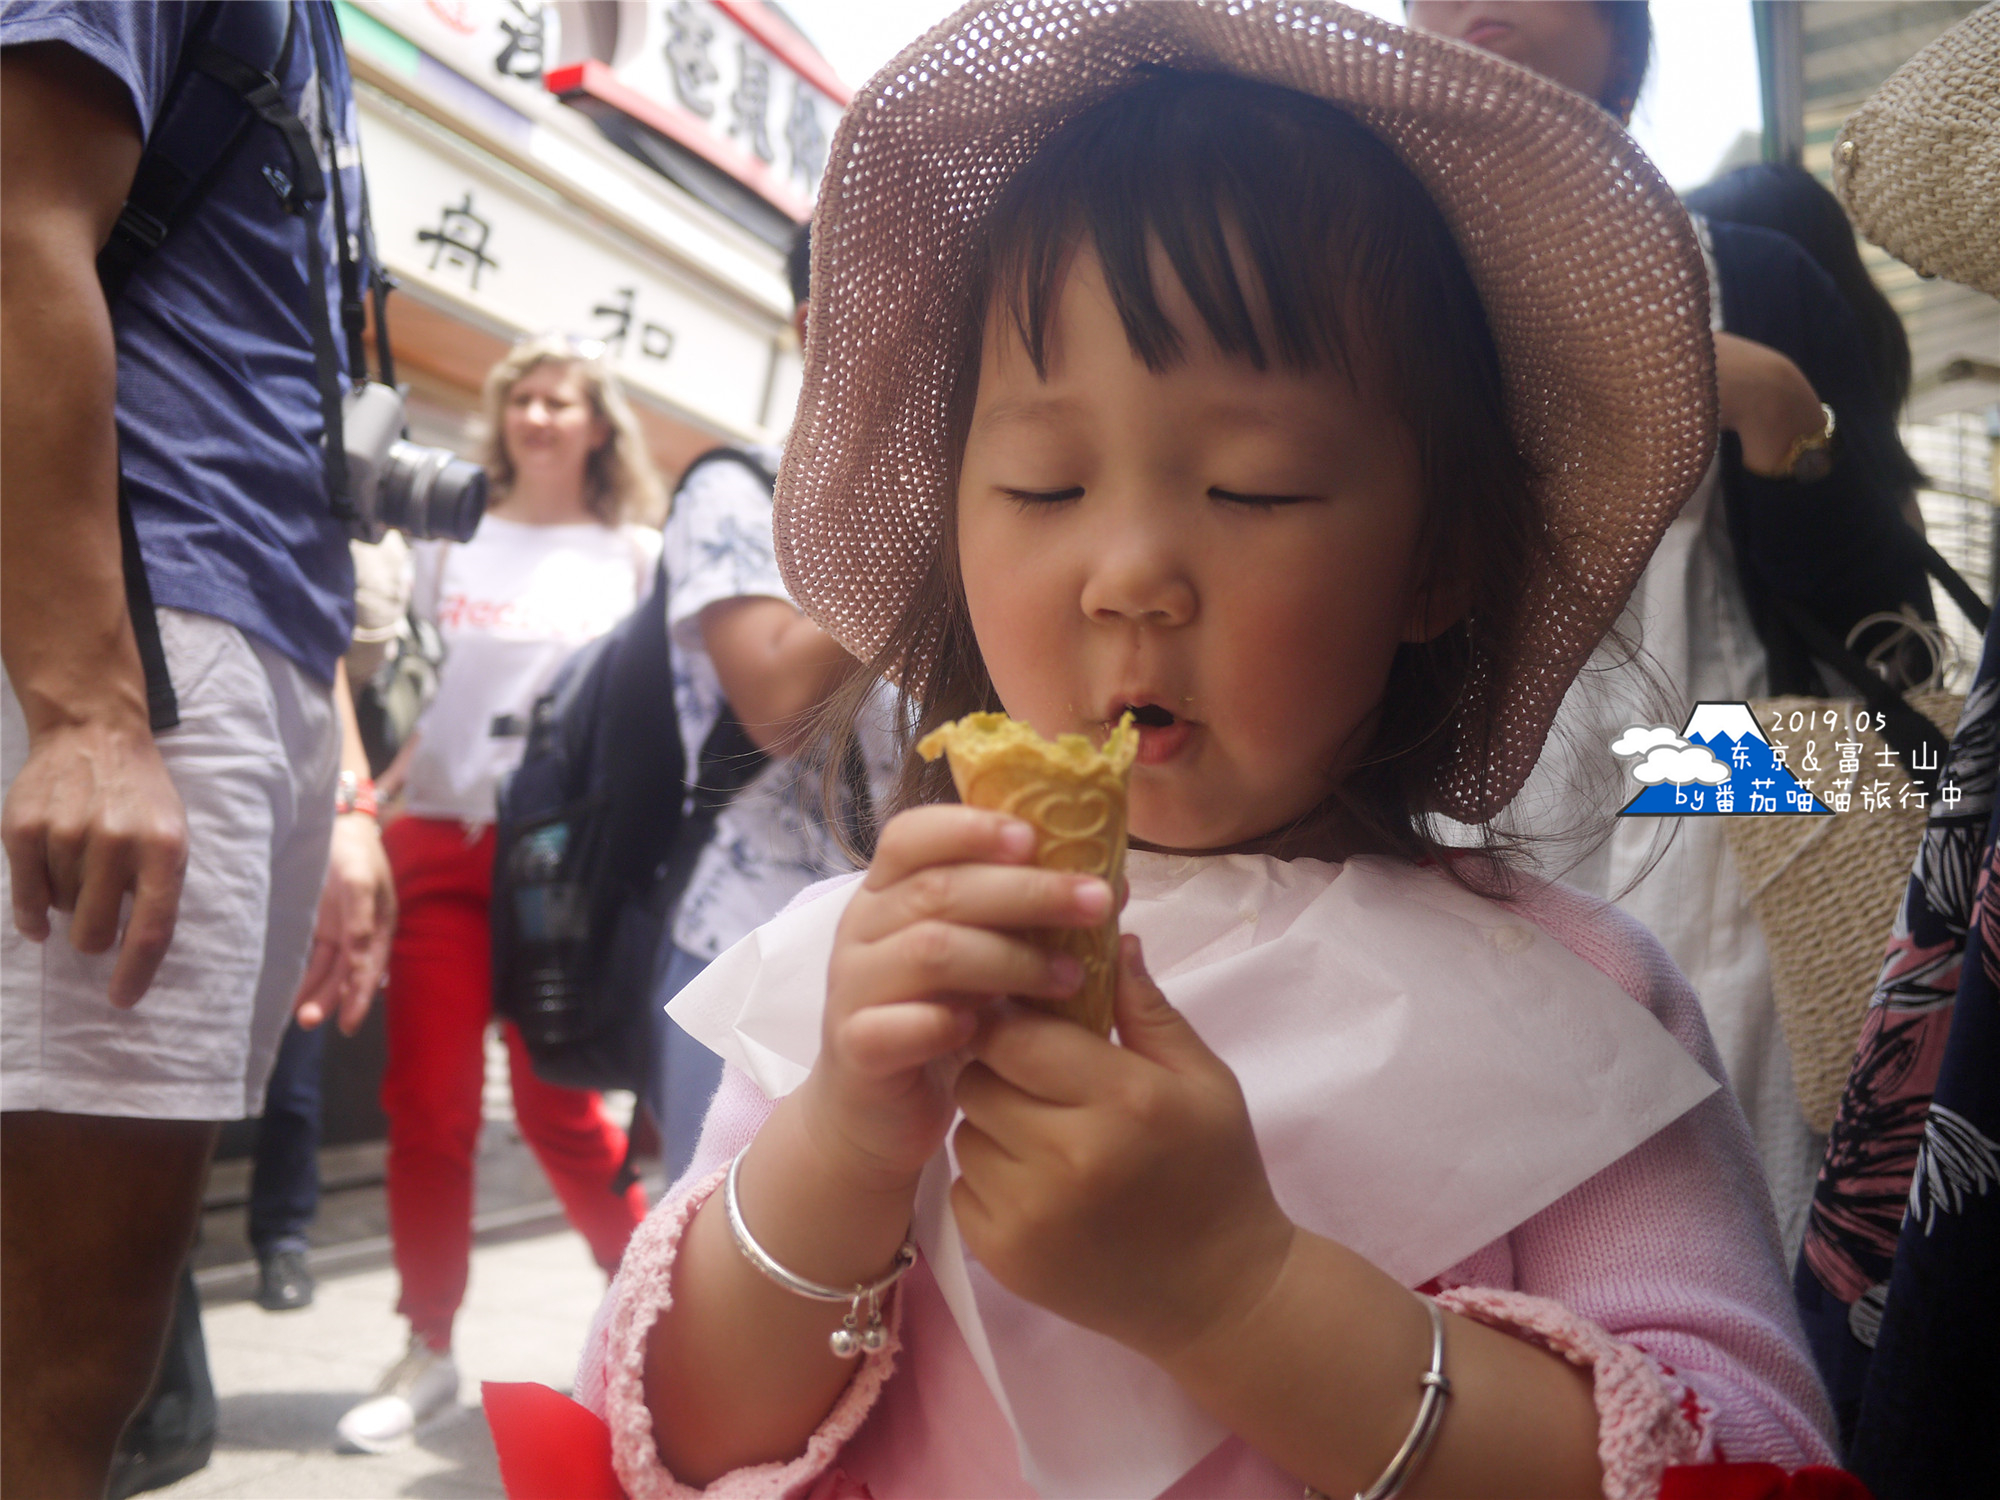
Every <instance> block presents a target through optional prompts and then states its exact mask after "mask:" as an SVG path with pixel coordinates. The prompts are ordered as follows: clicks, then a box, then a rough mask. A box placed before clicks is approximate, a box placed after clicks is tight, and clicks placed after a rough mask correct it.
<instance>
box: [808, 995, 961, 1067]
mask: <svg viewBox="0 0 2000 1500" xmlns="http://www.w3.org/2000/svg"><path fill="white" fill-rule="evenodd" d="M977 1004H978V1001H977V1000H975V999H974V998H972V997H970V996H964V997H954V998H953V1000H952V1001H950V1002H946V1001H942V1000H906V1001H903V1002H901V1003H899V1004H896V1005H871V1006H869V1007H868V1008H867V1009H866V1010H864V1011H860V1012H857V1013H856V1014H855V1015H853V1016H851V1017H849V1018H848V1020H847V1022H846V1024H845V1025H843V1026H842V1027H841V1030H840V1046H841V1050H842V1052H843V1053H845V1054H846V1060H847V1063H848V1065H849V1066H850V1067H852V1068H853V1069H854V1070H855V1071H856V1072H857V1073H859V1074H861V1075H862V1076H863V1077H867V1078H886V1077H889V1076H890V1075H892V1074H896V1073H902V1072H907V1071H908V1070H910V1069H911V1068H921V1067H922V1066H923V1065H924V1064H925V1063H928V1062H930V1061H932V1060H933V1059H935V1058H939V1057H942V1056H944V1055H945V1054H946V1053H948V1052H955V1051H957V1050H958V1049H959V1048H960V1047H963V1046H964V1045H965V1044H966V1043H967V1042H969V1041H971V1040H972V1037H973V1034H974V1033H975V1032H976V1031H977V1030H978V1029H979V1012H978V1010H977V1009H976V1008H975V1007H976V1006H977Z"/></svg>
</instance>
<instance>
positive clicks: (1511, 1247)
mask: <svg viewBox="0 0 2000 1500" xmlns="http://www.w3.org/2000/svg"><path fill="white" fill-rule="evenodd" d="M1517 910H1518V911H1519V913H1520V915H1522V916H1523V917H1525V918H1526V919H1528V920H1529V921H1532V922H1534V923H1535V924H1537V925H1538V926H1540V927H1541V928H1543V929H1544V930H1545V931H1547V932H1548V933H1549V934H1550V935H1551V936H1553V937H1554V938H1555V939H1556V940H1557V941H1559V942H1561V943H1562V944H1563V945H1564V946H1566V947H1567V948H1569V949H1570V951H1571V952H1573V953H1575V954H1576V955H1577V956H1578V957H1580V958H1582V959H1584V960H1585V961H1586V962H1588V963H1590V964H1592V965H1593V966H1595V967H1596V968H1597V969H1598V970H1600V971H1601V972H1602V973H1604V974H1605V975H1607V976H1608V977H1609V978H1611V979H1612V980H1613V981H1614V982H1615V983H1617V984H1618V985H1619V986H1620V987H1621V988H1623V989H1624V990H1625V992H1626V993H1627V994H1629V995H1631V996H1632V997H1633V998H1634V999H1635V1000H1637V1001H1638V1002H1639V1003H1640V1004H1642V1005H1644V1006H1646V1007H1647V1008H1648V1009H1649V1010H1650V1011H1652V1013H1653V1014H1654V1015H1655V1016H1656V1017H1657V1018H1658V1019H1659V1021H1660V1023H1661V1025H1662V1026H1664V1027H1665V1028H1666V1029H1667V1031H1668V1032H1669V1033H1670V1034H1671V1035H1672V1036H1673V1037H1674V1039H1675V1040H1676V1041H1678V1042H1679V1043H1680V1044H1681V1045H1682V1046H1683V1047H1685V1048H1686V1049H1687V1051H1688V1052H1689V1054H1690V1055H1692V1056H1693V1057H1694V1058H1695V1060H1696V1061H1697V1062H1698V1063H1700V1064H1701V1066H1702V1067H1703V1068H1705V1069H1706V1070H1707V1071H1708V1072H1709V1073H1710V1074H1711V1075H1712V1076H1714V1077H1716V1078H1717V1079H1721V1078H1722V1066H1721V1063H1720V1061H1719V1059H1718V1058H1717V1056H1716V1051H1715V1044H1714V1042H1713V1041H1712V1040H1711V1039H1710V1037H1709V1034H1708V1028H1707V1025H1706V1023H1705V1022H1704V1021H1703V1019H1702V1014H1701V1009H1700V1006H1699V1005H1698V1004H1697V1002H1696V1000H1695V997H1694V993H1693V991H1692V990H1691V989H1690V988H1689V987H1688V983H1687V981H1686V980H1685V979H1684V978H1682V976H1681V974H1680V972H1679V970H1677V969H1676V968H1675V967H1674V965H1673V963H1672V961H1671V960H1670V959H1668V958H1667V956H1666V954H1665V953H1664V952H1663V951H1662V950H1661V948H1660V946H1659V944H1658V942H1656V941H1655V940H1654V938H1653V936H1652V934H1651V933H1649V932H1648V931H1647V930H1646V929H1645V928H1643V927H1641V926H1639V925H1638V924H1637V923H1636V922H1633V921H1632V920H1631V919H1630V918H1628V917H1626V916H1624V915H1623V914H1622V913H1620V912H1619V911H1618V910H1617V909H1616V908H1614V907H1611V906H1608V905H1606V904H1605V903H1603V902H1600V901H1598V900H1596V899H1594V898H1592V897H1589V896H1585V895H1583V894H1581V893H1579V892H1576V891H1572V890H1570V889H1568V888H1566V887H1563V886H1554V885H1550V886H1541V887H1537V888H1535V889H1533V890H1531V891H1530V892H1529V893H1528V894H1527V895H1526V896H1525V897H1524V898H1523V899H1522V900H1521V901H1520V902H1519V903H1518V904H1517ZM771 1108H772V1105H771V1102H770V1101H769V1100H767V1099H765V1098H764V1096H763V1095H762V1094H761V1093H760V1092H759V1091H758V1089H757V1088H756V1086H755V1085H754V1084H753V1083H751V1082H750V1080H749V1079H748V1077H747V1076H745V1075H743V1074H741V1073H739V1072H737V1071H736V1070H734V1069H730V1070H729V1071H728V1072H727V1073H726V1074H725V1076H724V1079H723V1082H722V1087H721V1089H720V1091H719V1092H718V1093H717V1095H716V1097H715V1100H714V1102H713V1104H712V1105H711V1106H710V1108H709V1113H708V1119H707V1123H706V1125H705V1126H704V1128H703V1131H702V1137H701V1142H700V1145H699V1147H698V1148H697V1151H696V1154H695V1160H694V1162H693V1164H692V1165H691V1166H690V1168H689V1170H688V1172H687V1173H686V1174H685V1175H684V1176H683V1177H682V1178H681V1180H680V1181H679V1182H678V1183H676V1184H675V1186H674V1188H673V1190H672V1191H671V1192H670V1193H669V1194H668V1195H667V1197H666V1198H665V1199H664V1200H663V1201H662V1202H661V1203H660V1204H659V1205H658V1206H657V1207H656V1208H655V1209H654V1210H653V1213H652V1215H651V1216H650V1217H649V1218H648V1219H647V1221H646V1222H645V1224H644V1225H642V1226H641V1227H640V1229H639V1231H638V1232H637V1234H635V1235H634V1236H633V1239H632V1243H631V1246H630V1248H629V1249H628V1250H627V1251H626V1254H625V1262H624V1265H623V1267H622V1268H621V1269H620V1271H619V1273H618V1277H617V1279H616V1281H614V1282H613V1284H612V1287H611V1290H610V1292H609V1294H608V1295H607V1297H606V1299H605V1302H604V1305H603V1307H602V1309H601V1310H600V1311H599V1313H598V1317H597V1321H596V1324H595V1325H594V1326H593V1328H592V1330H591V1336H590V1339H589V1342H588V1344H587V1346H586V1348H585V1351H584V1355H583V1361H582V1364H581V1367H580V1368H579V1371H578V1375H577V1387H576V1391H577V1399H578V1400H579V1401H581V1402H582V1403H583V1404H584V1405H585V1406H587V1407H589V1408H590V1409H591V1410H593V1411H595V1412H596V1413H598V1414H599V1415H600V1416H602V1417H603V1418H604V1420H605V1422H606V1424H607V1426H608V1427H609V1429H610V1433H611V1447H612V1462H613V1465H614V1467H615V1468H616V1471H617V1474H618V1478H619V1481H620V1482H621V1483H622V1484H623V1486H624V1488H625V1491H626V1493H627V1494H628V1495H630V1496H631V1497H633V1500H666V1497H681V1496H689V1495H694V1494H697V1493H706V1494H708V1495H710V1496H712V1497H717V1500H778V1497H785V1496H806V1497H808V1500H841V1497H846V1496H860V1495H872V1496H873V1497H874V1500H894V1497H900V1496H937V1495H994V1496H1000V1495H1005V1496H1029V1495H1031V1494H1032V1493H1033V1492H1032V1491H1031V1490H1030V1489H1029V1488H1028V1486H1027V1484H1026V1483H1025V1481H1023V1479H1022V1478H1021V1474H1020V1469H1019V1465H1018V1462H1017V1460H1016V1457H1015V1450H1014V1442H1013V1437H1012V1434H1011V1433H1010V1432H1009V1430H1008V1428H1007V1425H1006V1421H1005V1419H1004V1418H1003V1417H1002V1415H1001V1413H1000V1411H999V1409H998V1407H997V1406H996V1405H995V1404H994V1402H993V1399H992V1397H991V1395H990V1394H989V1392H988V1391H987V1388H986V1386H985V1384H984V1382H983V1381H982V1380H981V1378H980V1376H979V1374H978V1372H977V1370H976V1368H975V1367H974V1365H973V1363H972V1358H971V1355H970V1353H969V1352H968V1351H967V1350H966V1348H965V1345H964V1342H963V1340H962V1338H961V1337H960V1335H959V1332H958V1328H957V1325H956V1324H955V1323H954V1321H953V1320H952V1317H951V1314H950V1312H949V1310H948V1309H947V1308H946V1307H945V1304H944V1300H943V1298H942V1296H941V1294H940V1293H939V1292H938V1290H937V1286H936V1283H935V1282H934V1281H933V1280H932V1279H931V1278H930V1275H929V1272H928V1270H927V1269H926V1267H924V1266H923V1264H922V1263H921V1262H920V1263H919V1264H918V1266H917V1267H916V1268H915V1269H914V1270H913V1271H912V1272H911V1273H910V1275H909V1276H908V1277H907V1278H906V1279H905V1281H904V1284H903V1287H902V1290H901V1292H900V1294H899V1296H898V1299H897V1301H896V1303H895V1305H894V1308H893V1317H894V1319H895V1333H896V1336H895V1337H894V1338H892V1340H891V1342H890V1344H889V1346H888V1347H887V1348H885V1349H884V1350H883V1351H882V1352H881V1353H880V1354H878V1355H875V1356H873V1357H870V1358H868V1359H866V1360H865V1361H864V1362H863V1363H862V1364H861V1366H860V1367H859V1368H858V1370H857V1372H856V1374H855V1377H854V1379H853V1381H852V1382H851V1383H850V1384H849V1386H848V1387H847V1390H846V1391H845V1392H844V1393H843V1394H842V1396H841V1398H840V1399H839V1401H838V1402H836V1403H835V1405H834V1408H833V1410H832V1411H831V1412H829V1413H828V1414H827V1418H826V1420H825V1421H824V1422H823V1423H822V1424H821V1425H820V1427H819V1429H818V1430H817V1431H816V1432H815V1433H813V1435H812V1437H811V1438H810V1439H809V1440H808V1442H807V1444H806V1447H805V1449H804V1451H803V1452H802V1453H800V1454H799V1455H798V1456H797V1457H796V1458H794V1459H792V1460H791V1461H790V1462H788V1463H782V1464H779V1463H773V1464H762V1465H757V1466H754V1467H751V1468H745V1469H738V1470H735V1471H733V1472H732V1473H729V1474H725V1475H723V1476H722V1477H721V1478H720V1479H718V1480H716V1481H715V1482H714V1483H713V1484H712V1485H710V1486H709V1487H708V1488H707V1490H706V1491H697V1490H695V1489H692V1488H690V1487H689V1486H687V1485H684V1484H682V1483H680V1482H679V1481H678V1480H676V1479H675V1478H674V1476H673V1475H672V1474H670V1473H668V1472H667V1470H666V1469H665V1468H664V1467H663V1466H662V1465H661V1463H660V1459H659V1452H658V1449H657V1447H656V1445H655V1443H654V1438H653V1420H652V1415H651V1413H650V1412H649V1411H648V1410H647V1407H646V1404H645V1392H644V1386H643V1369H644V1360H645V1348H646V1339H647V1336H648V1334H649V1333H650V1332H651V1330H652V1327H653V1324H654V1321H655V1320H656V1319H657V1318H658V1316H659V1314H660V1311H661V1309H662V1308H664V1307H665V1306H667V1305H668V1303H669V1301H670V1300H671V1299H670V1294H669V1290H668V1288H669V1285H670V1277H671V1271H672V1266H673V1260H674V1255H675V1252H676V1249H677V1248H678V1246H679V1243H680V1238H681V1234H682V1232H683V1231H684V1230H685V1228H686V1226H687V1224H688V1221H689V1220H690V1219H691V1218H692V1217H693V1215H694V1212H695V1210H696V1209H697V1208H699V1207H700V1206H701V1204H702V1203H703V1202H704V1201H705V1200H706V1199H707V1197H708V1195H709V1194H710V1193H712V1192H714V1191H715V1189H716V1186H717V1185H718V1183H719V1182H720V1181H721V1178H722V1171H723V1168H724V1166H725V1165H726V1164H727V1162H728V1161H729V1159H730V1158H731V1157H733V1156H734V1155H735V1154H736V1153H737V1152H738V1151H739V1150H741V1149H742V1148H743V1147H744V1146H745V1145H746V1144H748V1143H749V1141H750V1140H751V1139H752V1137H754V1136H755V1135H756V1133H757V1131H758V1129H759V1128H760V1127H761V1126H762V1124H763V1122H764V1120H765V1119H766V1118H767V1117H768V1116H769V1114H770V1112H771ZM1424 1290H1427V1291H1432V1292H1434V1293H1435V1294H1437V1296H1438V1300H1439V1302H1440V1304H1441V1305H1443V1306H1445V1307H1448V1308H1451V1309H1452V1310H1454V1311H1456V1312H1459V1313H1461V1314H1463V1315H1465V1316H1467V1317H1471V1318H1476V1319H1478V1320H1479V1321H1481V1322H1484V1323H1488V1324H1491V1325H1492V1326H1494V1327H1497V1328H1503V1329H1506V1330H1507V1331H1509V1332H1511V1333H1513V1334H1515V1335H1516V1336H1517V1337H1520V1338H1524V1339H1528V1340H1530V1341H1532V1342H1534V1343H1537V1344H1540V1345H1543V1346H1544V1347H1546V1348H1549V1349H1551V1350H1553V1351H1555V1352H1556V1353H1558V1354H1560V1355H1562V1356H1563V1357H1564V1358H1565V1359H1567V1360H1569V1361H1570V1362H1571V1363H1573V1364H1576V1365H1578V1366H1580V1367H1582V1368H1585V1369H1588V1370H1590V1371H1591V1372H1592V1376H1593V1379H1594V1383H1595V1389H1596V1397H1597V1407H1598V1414H1599V1430H1598V1453H1599V1456H1600V1458H1601V1459H1602V1461H1603V1467H1604V1494H1605V1496H1606V1497H1607V1500H1640V1497H1651V1496H1654V1495H1657V1494H1658V1493H1659V1491H1660V1486H1661V1475H1662V1473H1663V1471H1664V1470H1665V1469H1666V1468H1667V1467H1668V1466H1670V1465H1686V1464H1703V1463H1712V1462H1716V1461H1718V1460H1722V1459H1725V1458H1726V1459H1728V1460H1731V1461H1734V1462H1739V1463H1740V1462H1745V1461H1763V1462H1769V1463H1775V1464H1779V1465H1782V1466H1783V1467H1785V1468H1787V1469H1792V1468H1796V1467H1798V1466H1800V1465H1803V1464H1822V1463H1826V1462H1829V1461H1830V1455H1831V1448H1830V1444H1829V1437H1830V1434H1831V1432H1832V1419H1831V1414H1830V1412H1829V1410H1828V1407H1827V1403H1826V1398H1825V1395H1824V1393H1823V1392H1822V1390H1821V1388H1820V1384H1819V1380H1818V1377H1817V1376H1816V1374H1815V1373H1814V1370H1813V1366H1812V1362H1811V1360H1810V1358H1809V1357H1808V1355H1807V1353H1806V1349H1805V1344H1804V1339H1803V1337H1802V1335H1801V1333H1800V1330H1799V1324H1798V1318H1797V1314H1796V1313H1795V1311H1794V1310H1793V1304H1792V1298H1791V1289H1790V1285H1789V1281H1788V1279H1787V1277H1786V1275H1785V1268H1784V1266H1783V1264H1782V1261H1781V1259H1780V1256H1779V1250H1778V1238H1777V1226H1776V1224H1775V1221H1774V1219H1773V1215H1772V1210H1771V1203H1770V1196H1769V1194H1768V1192H1767V1191H1766V1189H1765V1186H1764V1181H1763V1177H1762V1174H1761V1172H1760V1171H1759V1169H1758V1165H1757V1157H1756V1153H1755V1150H1754V1149H1753V1147H1752V1145H1751V1142H1750V1136H1749V1132H1748V1129H1747V1128H1746V1126H1745V1125H1744V1121H1743V1116H1742V1112H1741V1111H1740V1110H1739V1109H1738V1107H1737V1105H1736V1101H1735V1098H1734V1096H1733V1095H1732V1094H1731V1093H1730V1092H1729V1090H1728V1089H1727V1088H1723V1089H1721V1090H1719V1091H1717V1092H1716V1093H1715V1094H1713V1095H1711V1096H1710V1097H1709V1098H1708V1099H1707V1100H1706V1101H1704V1102H1703V1103H1702V1104H1700V1105H1698V1106H1696V1107H1695V1108H1694V1109H1693V1110H1691V1111H1689V1112H1688V1113H1687V1114H1686V1115H1684V1116H1682V1117H1681V1118H1680V1119H1679V1120H1677V1121H1675V1122H1674V1123H1673V1124H1672V1125H1670V1126H1668V1127H1667V1128H1666V1129H1665V1130H1662V1131H1661V1132H1660V1133H1659V1134H1658V1135H1656V1136H1654V1137H1653V1138H1652V1139H1651V1140H1649V1141H1647V1142H1645V1143H1644V1144H1643V1145H1641V1146H1640V1147H1638V1148H1637V1149H1636V1150H1634V1151H1632V1152H1630V1153H1629V1154H1627V1155H1626V1156H1625V1157H1623V1158H1622V1159H1621V1160H1619V1161H1617V1162H1614V1163H1613V1164H1612V1165H1611V1166H1609V1167H1607V1168H1605V1169H1604V1170H1603V1171H1602V1172H1599V1173H1598V1174H1597V1175H1596V1176H1595V1177H1593V1178H1591V1179H1590V1180H1589V1181H1587V1182H1585V1183H1584V1184H1583V1185H1582V1186H1580V1187H1578V1188H1576V1189H1574V1190H1572V1191H1571V1192H1570V1193H1568V1194H1567V1195H1565V1196H1564V1197H1562V1198H1560V1199H1558V1200H1557V1201H1556V1202H1555V1203H1553V1204H1551V1205H1550V1206H1549V1207H1548V1208H1546V1209H1543V1210H1542V1211H1541V1212H1540V1213H1538V1214H1536V1215H1534V1216H1533V1217H1532V1218H1530V1219H1528V1220H1526V1221H1525V1222H1524V1223H1522V1224H1521V1225H1519V1226H1518V1227H1517V1228H1515V1229H1514V1230H1513V1231H1512V1232H1511V1233H1509V1234H1507V1235H1506V1236H1504V1237H1503V1238H1501V1239H1498V1240H1496V1241H1494V1242H1493V1243H1492V1244H1490V1245H1488V1246H1486V1247H1485V1248H1484V1249H1482V1250H1480V1251H1478V1252H1477V1253H1475V1254H1473V1255H1471V1256H1469V1257H1468V1258H1466V1259H1465V1260H1464V1261H1462V1262H1460V1263H1459V1264H1458V1265H1456V1266H1454V1267H1453V1268H1452V1269H1451V1270H1449V1271H1447V1272H1446V1273H1444V1275H1442V1276H1441V1277H1439V1278H1438V1280H1437V1282H1436V1283H1434V1284H1433V1285H1431V1286H1427V1287H1426V1288H1424ZM864 1486H865V1488H864ZM1301 1488H1302V1487H1301V1484H1300V1482H1299V1481H1298V1480H1297V1479H1296V1478H1294V1477H1291V1476H1289V1475H1287V1474H1285V1473H1284V1472H1283V1471H1282V1470H1280V1469H1278V1468H1277V1466H1276V1465H1274V1464H1272V1463H1271V1462H1270V1461H1269V1460H1268V1459H1266V1458H1265V1457H1264V1456H1263V1455H1262V1454H1260V1453H1258V1452H1256V1451H1255V1450H1253V1449H1251V1448H1250V1447H1249V1446H1248V1445H1247V1444H1245V1443H1244V1442H1242V1441H1241V1440H1240V1439H1236V1438H1231V1439H1228V1440H1226V1441H1224V1442H1223V1443H1222V1444H1221V1445H1220V1446H1219V1447H1218V1448H1216V1449H1215V1450H1214V1451H1213V1452H1211V1453H1210V1454H1209V1455H1208V1457H1207V1458H1205V1459H1204V1460H1203V1461H1202V1462H1201V1463H1199V1464H1198V1465H1196V1467H1195V1468H1194V1469H1192V1470H1190V1471H1189V1472H1188V1473H1187V1474H1185V1475H1184V1476H1182V1478H1181V1479H1180V1480H1179V1481H1178V1482H1177V1483H1175V1484H1174V1485H1173V1486H1172V1487H1171V1488H1170V1489H1169V1490H1168V1491H1167V1495H1168V1496H1170V1497H1174V1500H1183V1497H1193V1496H1252V1495H1258V1496H1262V1495H1268V1496H1273V1497H1277V1496H1283V1497H1286V1500H1296V1497H1297V1496H1298V1495H1299V1493H1300V1491H1301Z"/></svg>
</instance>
